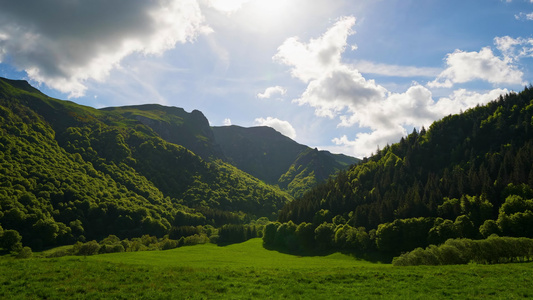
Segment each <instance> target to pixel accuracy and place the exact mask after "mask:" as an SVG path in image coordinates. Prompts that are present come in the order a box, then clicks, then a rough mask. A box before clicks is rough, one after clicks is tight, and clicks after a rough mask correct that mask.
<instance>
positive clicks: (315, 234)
mask: <svg viewBox="0 0 533 300" xmlns="http://www.w3.org/2000/svg"><path fill="white" fill-rule="evenodd" d="M532 126H533V88H532V87H531V86H529V87H526V88H525V89H524V90H523V91H522V92H520V93H509V94H507V95H504V96H500V97H499V98H498V99H495V100H494V101H492V102H491V103H489V104H487V105H485V106H478V107H475V108H472V109H469V110H467V111H465V112H464V113H462V114H459V115H450V116H447V117H445V118H443V119H442V120H440V121H436V122H434V123H433V124H432V125H431V126H430V128H428V129H425V128H422V129H421V130H420V131H417V130H416V129H415V130H413V132H412V133H411V134H410V135H408V136H407V137H405V138H402V139H401V141H400V142H399V143H396V144H393V145H388V146H386V147H384V148H383V149H377V151H376V153H375V154H373V155H372V156H371V157H369V158H365V159H364V160H363V163H361V164H358V165H353V166H352V167H351V168H350V169H349V170H348V171H341V172H340V173H339V175H338V176H337V177H336V178H334V179H330V180H328V181H327V182H326V183H325V184H322V185H319V186H317V187H316V188H314V189H312V190H311V191H309V192H307V193H306V194H305V195H304V196H303V197H301V198H299V199H296V200H295V201H292V202H290V203H287V204H286V205H285V206H284V207H283V208H282V210H281V212H280V214H279V220H278V221H279V222H278V223H272V224H271V225H269V227H267V228H265V234H264V243H265V245H270V246H275V247H282V248H287V249H290V250H291V251H295V252H298V251H301V250H302V249H306V248H317V247H318V248H325V249H336V250H346V249H350V250H353V251H363V252H365V251H378V252H381V253H385V254H389V255H394V256H396V255H399V254H401V253H405V252H409V251H412V250H414V249H422V248H425V247H428V246H430V245H440V244H443V243H445V242H446V241H447V240H450V239H473V240H478V239H484V238H489V237H496V236H505V237H525V238H532V237H533V230H532V229H533V140H532V137H533V131H532ZM526 252H527V251H526ZM526 254H527V253H526Z"/></svg>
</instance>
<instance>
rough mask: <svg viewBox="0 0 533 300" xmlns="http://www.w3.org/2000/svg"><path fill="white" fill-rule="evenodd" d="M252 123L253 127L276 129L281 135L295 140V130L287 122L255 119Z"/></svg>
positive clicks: (275, 119) (273, 119) (270, 118)
mask: <svg viewBox="0 0 533 300" xmlns="http://www.w3.org/2000/svg"><path fill="white" fill-rule="evenodd" d="M254 123H255V125H258V126H268V127H272V128H274V129H276V130H277V131H278V132H280V133H281V134H283V135H285V136H287V137H289V138H291V139H295V138H296V130H294V127H292V125H291V123H289V122H287V121H282V120H280V119H278V118H272V117H267V118H266V119H265V118H257V119H255V122H254Z"/></svg>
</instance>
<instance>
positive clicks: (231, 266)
mask: <svg viewBox="0 0 533 300" xmlns="http://www.w3.org/2000/svg"><path fill="white" fill-rule="evenodd" d="M0 272H1V274H3V276H1V277H0V298H5V299H16V298H91V299H98V298H117V299H127V298H141V299H142V298H146V299H148V298H149V299H160V298H174V299H184V298H195V299H198V298H200V299H201V298H210V299H214V298H231V299H249V298H273V299H286V298H289V299H329V298H331V299H354V298H363V299H364V298H385V299H390V298H404V299H427V298H430V299H434V298H453V299H456V298H470V299H471V298H505V299H510V298H522V297H528V296H530V297H531V296H533V291H531V289H530V287H531V284H532V283H533V279H532V278H533V276H532V275H533V264H531V263H528V264H508V265H492V266H487V265H463V266H442V267H392V266H391V265H388V264H372V263H369V262H364V261H358V260H355V259H353V258H351V257H349V256H345V255H342V254H338V253H336V254H333V255H330V256H325V257H297V256H291V255H286V254H281V253H278V252H275V251H269V250H265V249H263V247H262V246H261V240H260V239H254V240H250V241H248V242H245V243H242V244H237V245H231V246H227V247H218V246H215V245H210V244H209V245H199V246H191V247H183V248H178V249H174V250H168V251H155V252H136V253H121V254H109V255H99V256H93V257H87V258H83V257H64V258H59V259H29V260H13V259H11V258H7V257H5V258H1V259H0Z"/></svg>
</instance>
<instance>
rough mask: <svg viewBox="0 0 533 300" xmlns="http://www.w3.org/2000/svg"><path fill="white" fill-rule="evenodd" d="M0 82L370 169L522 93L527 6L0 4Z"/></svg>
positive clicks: (176, 1) (529, 61)
mask: <svg viewBox="0 0 533 300" xmlns="http://www.w3.org/2000/svg"><path fill="white" fill-rule="evenodd" d="M2 2H3V3H2V10H1V11H0V76H2V77H7V78H11V79H26V80H28V81H29V82H30V83H32V84H33V85H35V86H37V87H38V88H40V89H41V90H42V91H43V92H45V93H46V94H48V95H50V96H53V97H56V98H59V99H70V100H72V101H75V102H77V103H80V104H83V105H88V106H92V107H97V108H100V107H106V106H122V105H136V104H144V103H160V104H163V105H169V106H177V107H183V108H184V109H185V110H187V111H192V110H193V109H198V110H200V111H202V112H203V113H204V114H205V115H206V117H207V118H208V119H209V121H210V122H211V125H213V126H222V125H228V124H233V125H240V126H245V127H250V126H258V125H266V126H271V127H273V128H275V129H277V130H278V131H280V132H282V133H283V134H285V135H287V136H289V137H291V138H293V139H294V140H296V141H297V142H299V143H302V144H306V145H309V146H311V147H318V148H319V149H326V150H330V151H332V152H336V153H345V154H348V155H353V156H357V157H363V156H368V155H370V154H371V153H372V152H374V151H375V150H376V149H377V147H378V146H379V147H383V146H385V145H386V144H392V143H394V142H397V141H399V139H400V138H401V137H402V136H405V135H406V134H407V133H410V132H411V131H412V130H413V128H414V127H416V128H420V127H421V126H426V127H428V126H429V125H430V124H431V123H432V122H433V121H434V120H438V119H441V118H442V117H444V116H446V115H448V114H452V113H458V112H460V111H461V110H465V109H468V108H469V107H473V106H476V105H477V104H483V103H486V102H488V101H490V100H493V99H495V98H496V97H497V96H498V95H500V94H502V93H507V92H510V91H520V90H521V89H522V88H523V87H524V85H528V84H529V83H530V82H531V78H532V72H533V70H532V67H533V30H532V29H533V0H503V1H502V0H467V1H465V0H463V1H455V0H448V1H440V0H428V1H421V0H411V1H410V0H369V1H347V0H313V1H310V0H269V1H266V0H150V1H146V0H93V1H64V0H48V1H37V0H20V1H7V0H6V1H2Z"/></svg>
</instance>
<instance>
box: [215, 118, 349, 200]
mask: <svg viewBox="0 0 533 300" xmlns="http://www.w3.org/2000/svg"><path fill="white" fill-rule="evenodd" d="M212 129H213V133H214V136H215V139H216V141H217V143H218V144H219V145H220V148H221V149H222V152H223V154H224V156H225V157H227V158H228V160H229V161H230V162H231V163H232V164H234V165H235V166H236V167H237V168H239V169H241V170H243V171H245V172H247V173H250V174H251V175H253V176H255V177H257V178H259V179H262V180H264V181H265V182H267V183H270V184H277V185H279V186H280V187H281V188H282V189H284V190H287V191H288V192H289V193H291V194H292V195H293V196H295V197H298V196H301V195H302V194H303V192H305V191H307V190H308V189H309V188H311V187H313V186H314V185H316V184H317V183H318V182H323V181H324V180H326V179H327V178H329V177H330V176H331V175H334V174H335V173H336V172H338V171H339V170H343V169H346V168H348V166H349V165H351V164H354V163H357V162H358V161H359V160H358V159H356V158H353V157H348V156H345V155H338V154H331V153H329V152H327V151H318V150H316V149H315V150H313V149H311V148H309V147H307V146H305V145H301V144H298V143H296V142H295V141H293V140H291V139H290V138H288V137H286V136H284V135H282V134H281V133H279V132H277V131H276V130H274V129H273V128H270V127H251V128H244V127H239V126H224V127H213V128H212Z"/></svg>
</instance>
